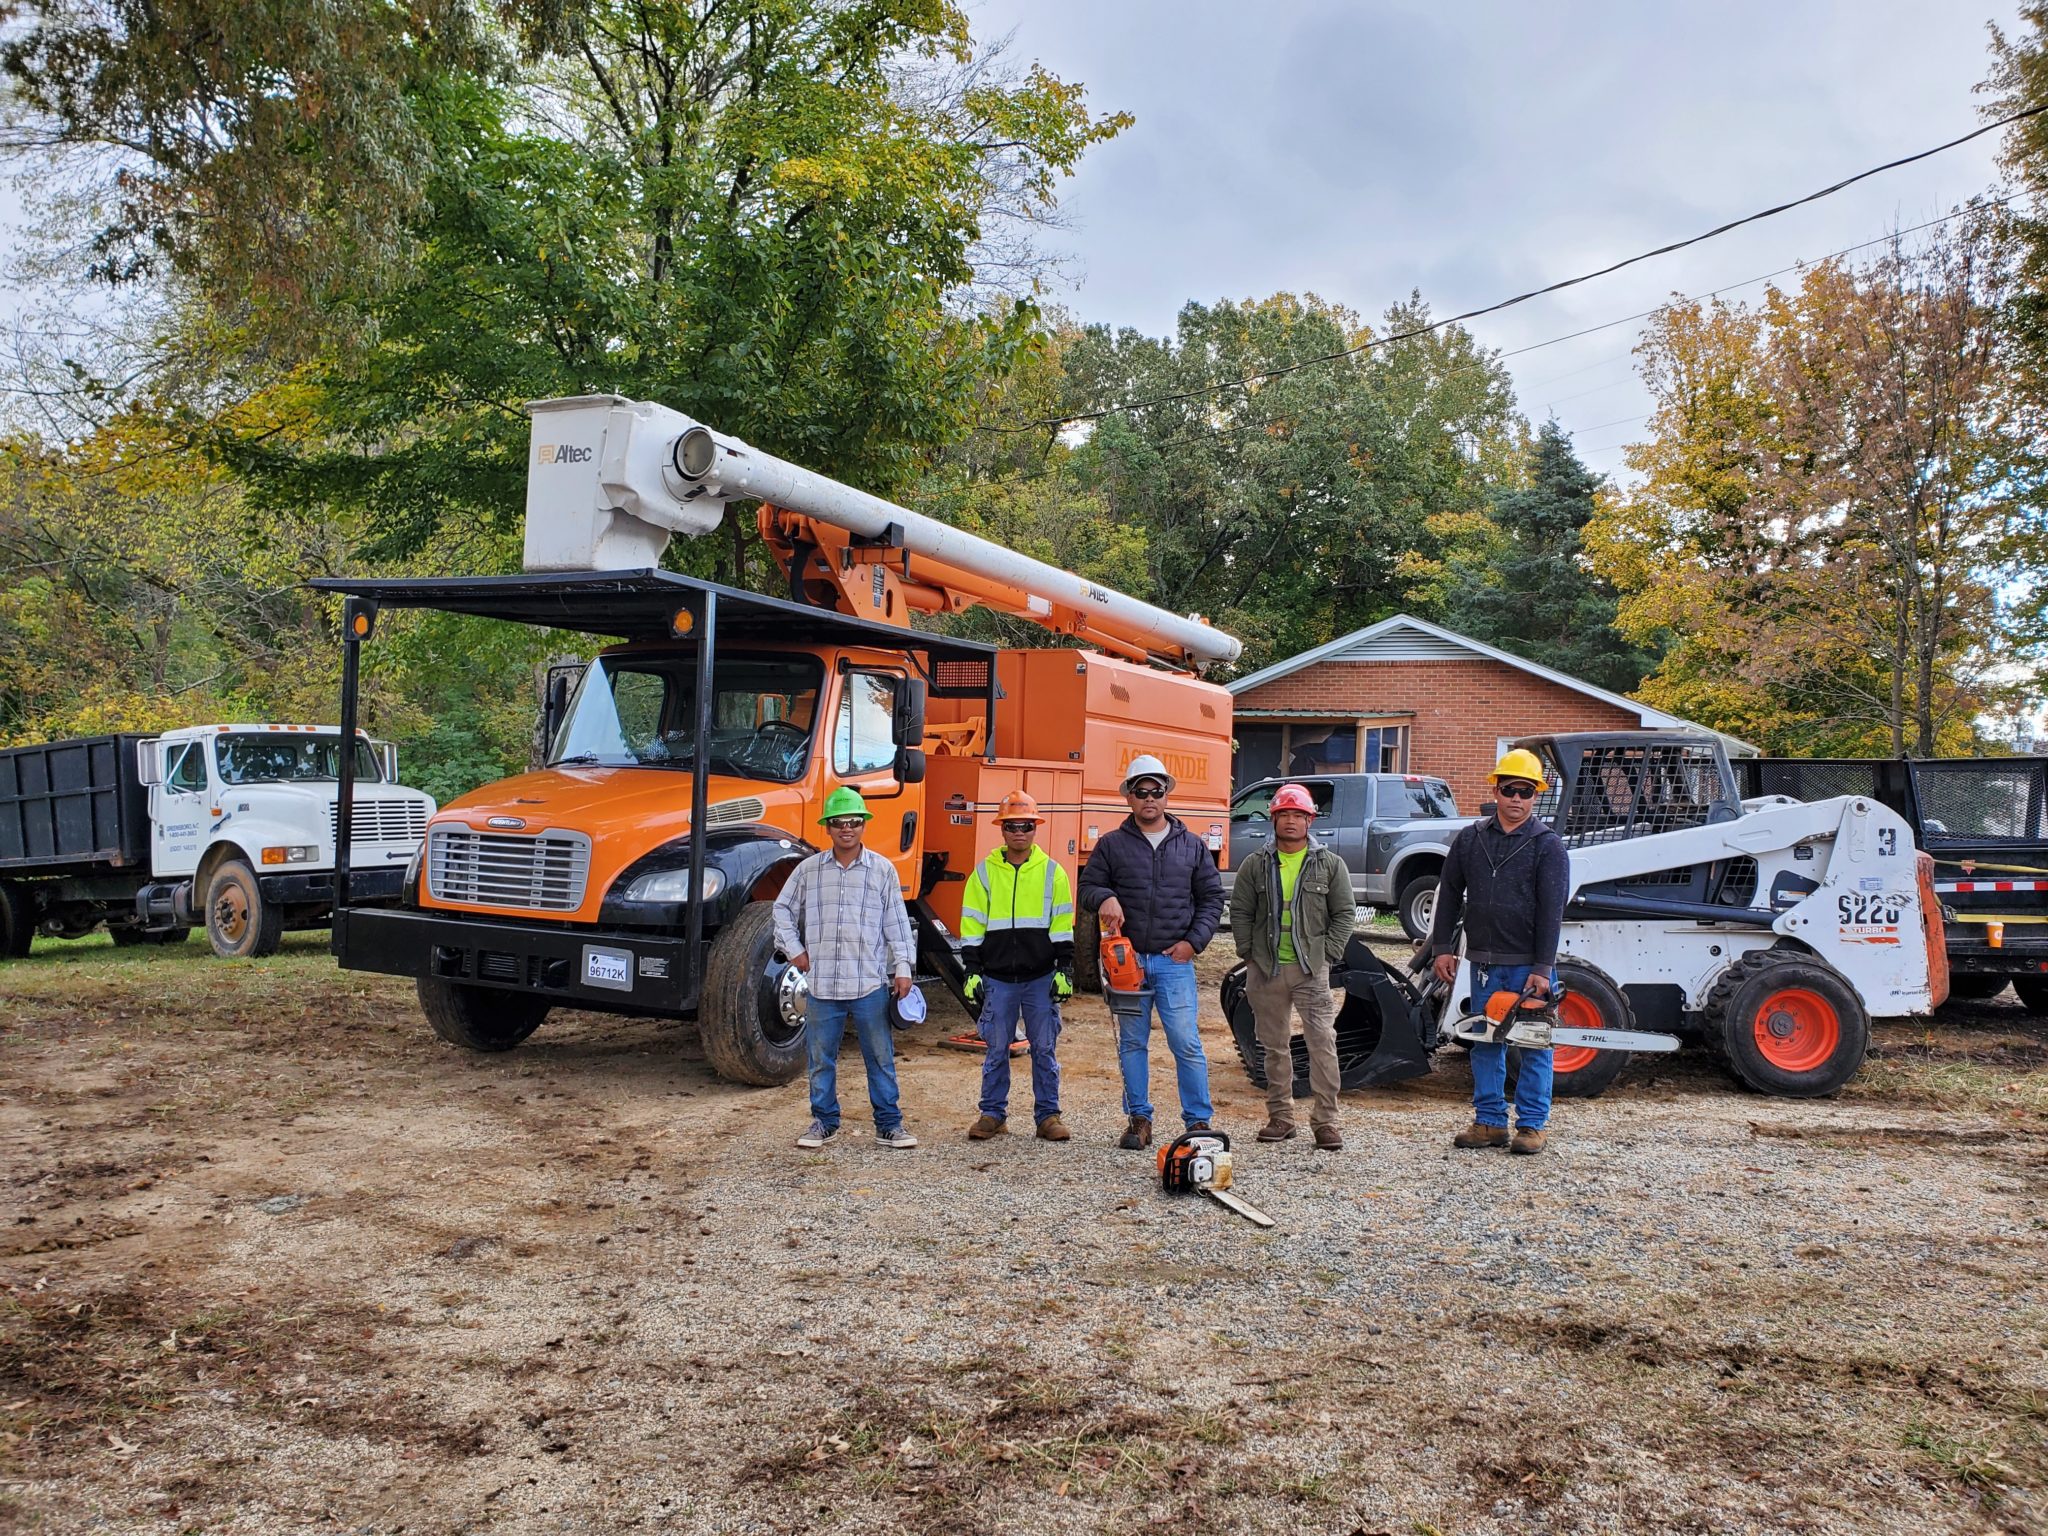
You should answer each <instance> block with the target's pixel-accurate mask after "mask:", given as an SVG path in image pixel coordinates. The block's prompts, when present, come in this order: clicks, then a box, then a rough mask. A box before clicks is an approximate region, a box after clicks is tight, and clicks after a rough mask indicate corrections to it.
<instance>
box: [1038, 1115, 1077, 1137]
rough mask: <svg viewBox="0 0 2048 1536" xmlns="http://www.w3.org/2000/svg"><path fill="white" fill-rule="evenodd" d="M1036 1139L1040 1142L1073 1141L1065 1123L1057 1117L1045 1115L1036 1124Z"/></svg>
mask: <svg viewBox="0 0 2048 1536" xmlns="http://www.w3.org/2000/svg"><path fill="white" fill-rule="evenodd" d="M1038 1139H1039V1140H1040V1141H1070V1140H1072V1139H1073V1133H1072V1132H1070V1131H1069V1130H1068V1129H1067V1122H1066V1121H1064V1120H1062V1119H1061V1118H1060V1117H1059V1116H1058V1115H1047V1116H1046V1117H1045V1118H1044V1119H1043V1120H1041V1121H1039V1122H1038Z"/></svg>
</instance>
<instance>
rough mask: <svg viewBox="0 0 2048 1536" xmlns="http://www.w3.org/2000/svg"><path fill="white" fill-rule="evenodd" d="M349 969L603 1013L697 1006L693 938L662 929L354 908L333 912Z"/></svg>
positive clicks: (337, 942)
mask: <svg viewBox="0 0 2048 1536" xmlns="http://www.w3.org/2000/svg"><path fill="white" fill-rule="evenodd" d="M334 954H335V958H336V959H338V960H339V961H340V962H341V965H342V968H343V969H345V970H351V971H379V972H382V973H383V974H385V975H387V976H412V977H416V978H417V977H438V978H440V979H441V980H444V981H454V982H461V983H463V984H465V985H468V986H478V987H495V988H498V989H499V990H501V991H506V992H524V993H527V994H529V995H535V996H543V997H547V998H550V999H553V1000H555V1001H558V1002H560V1003H562V1004H563V1005H565V1006H567V1005H573V1006H576V1007H582V1008H592V1009H596V1010H599V1011H601V1012H612V1013H618V1012H634V1013H638V1012H643V1011H651V1012H657V1013H672V1014H673V1013H694V1012H695V1011H696V1008H697V978H696V976H695V975H694V974H693V972H692V970H691V966H690V960H689V944H688V942H687V941H686V940H683V939H680V938H669V937H666V936H663V935H657V934H645V933H620V932H616V931H612V930H603V929H590V928H541V927H532V926H528V925H526V924H522V923H517V922H508V921H504V920H502V919H492V918H470V917H447V916H444V915H442V914H440V913H435V912H418V911H410V910H402V909H399V910H395V909H391V908H380V907H368V908H365V907H355V906H351V907H349V908H347V909H346V910H344V911H341V912H337V913H336V914H335V915H334Z"/></svg>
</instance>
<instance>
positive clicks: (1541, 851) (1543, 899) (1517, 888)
mask: <svg viewBox="0 0 2048 1536" xmlns="http://www.w3.org/2000/svg"><path fill="white" fill-rule="evenodd" d="M1570 890H1571V855H1570V854H1569V853H1567V852H1566V851H1565V846H1564V839H1563V838H1561V837H1559V836H1558V835H1557V834H1556V833H1555V832H1553V831H1552V830H1551V828H1550V823H1548V822H1547V821H1544V820H1542V819H1540V818H1539V817H1535V816H1531V817H1530V818H1529V819H1528V820H1527V821H1525V822H1523V823H1522V824H1521V826H1520V827H1518V828H1516V829H1515V830H1514V831H1513V832H1503V831H1502V830H1501V826H1500V823H1499V822H1497V821H1495V820H1494V819H1493V818H1492V817H1491V816H1487V817H1484V818H1482V819H1481V820H1479V821H1475V822H1473V823H1472V824H1471V825H1470V826H1467V827H1466V828H1464V829H1463V830H1462V831H1461V832H1459V833H1458V835H1457V836H1456V837H1454V838H1453V839H1451V851H1450V852H1449V853H1448V854H1446V855H1445V856H1444V872H1443V874H1442V875H1440V876H1439V877H1438V878H1437V883H1436V921H1435V922H1433V923H1432V924H1430V930H1429V952H1430V954H1431V956H1436V955H1442V954H1451V953H1455V951H1456V948H1457V946H1456V945H1455V944H1454V943H1453V941H1452V935H1453V934H1454V933H1456V932H1457V928H1458V920H1459V918H1461V917H1462V918H1463V919H1464V921H1465V957H1466V958H1467V959H1468V960H1470V961H1471V962H1472V963H1473V964H1474V965H1528V966H1537V967H1547V966H1551V965H1555V964H1556V963H1557V937H1558V931H1559V929H1561V928H1562V927H1563V926H1564V903H1565V896H1566V895H1567V893H1568V892H1569V891H1570Z"/></svg>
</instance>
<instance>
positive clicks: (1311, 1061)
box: [1230, 784, 1358, 1152]
mask: <svg viewBox="0 0 2048 1536" xmlns="http://www.w3.org/2000/svg"><path fill="white" fill-rule="evenodd" d="M1267 815H1268V816H1270V817H1271V818H1272V822H1273V846H1272V847H1271V848H1270V849H1268V848H1261V849H1259V850H1258V851H1257V852H1256V853H1254V854H1252V855H1251V857H1250V858H1248V859H1246V860H1245V861H1244V863H1243V865H1242V866H1240V867H1239V869H1238V871H1237V879H1236V881H1235V883H1234V884H1232V886H1231V887H1230V934H1231V937H1232V938H1233V939H1235V940H1236V941H1237V952H1238V954H1239V955H1240V956H1242V957H1243V959H1244V962H1245V996H1246V997H1247V998H1248V999H1249V1000H1250V1001H1251V1005H1252V1016H1253V1017H1254V1018H1256V1019H1257V1020H1258V1034H1259V1049H1260V1051H1261V1052H1262V1053H1263V1054H1264V1057H1265V1062H1266V1124H1265V1125H1264V1127H1263V1128H1261V1129H1260V1131H1259V1134H1258V1139H1259V1140H1260V1141H1286V1140H1288V1139H1289V1138H1290V1137H1292V1136H1293V1135H1294V1041H1293V1035H1294V1031H1293V1029H1292V1028H1291V1026H1290V1024H1289V1020H1288V1015H1289V1014H1290V1013H1298V1014H1300V1015H1301V1038H1302V1043H1303V1044H1304V1045H1306V1046H1307V1047H1308V1081H1309V1089H1310V1091H1311V1092H1312V1093H1313V1094H1314V1095H1315V1098H1314V1101H1313V1103H1312V1106H1311V1108H1310V1110H1309V1130H1310V1131H1311V1132H1312V1133H1313V1135H1314V1136H1315V1140H1316V1145H1317V1146H1318V1147H1320V1148H1322V1149H1323V1150H1324V1151H1325V1152H1338V1151H1342V1150H1343V1147H1344V1137H1343V1134H1342V1133H1341V1132H1340V1131H1339V1130H1338V1129H1337V1090H1338V1088H1339V1087H1340V1086H1341V1077H1342V1074H1341V1072H1340V1070H1339V1068H1338V1066H1337V1002H1336V998H1335V997H1334V996H1333V995H1332V994H1331V991H1330V968H1331V967H1332V966H1336V965H1341V964H1342V963H1343V960H1344V950H1345V946H1346V945H1348V944H1349V943H1350V942H1351V934H1352V931H1353V930H1354V929H1355V928H1356V927H1357V926H1358V904H1357V901H1356V899H1355V898H1354V897H1353V896H1352V894H1351V872H1350V870H1348V869H1347V868H1345V866H1344V861H1343V860H1342V859H1341V858H1339V857H1338V856H1337V855H1336V854H1335V853H1334V852H1332V851H1331V850H1330V849H1328V848H1325V847H1324V846H1323V845H1322V844H1321V843H1319V842H1317V841H1316V840H1315V839H1314V838H1312V837H1311V836H1309V826H1310V824H1311V823H1313V822H1314V821H1315V819H1316V802H1315V797H1314V796H1312V795H1311V794H1310V793H1309V792H1308V790H1306V789H1305V788H1303V787H1302V786H1301V785H1299V784H1282V785H1281V786H1280V788H1279V789H1278V790H1276V791H1275V792H1274V794H1273V802H1272V805H1271V807H1270V808H1269V809H1268V811H1267Z"/></svg>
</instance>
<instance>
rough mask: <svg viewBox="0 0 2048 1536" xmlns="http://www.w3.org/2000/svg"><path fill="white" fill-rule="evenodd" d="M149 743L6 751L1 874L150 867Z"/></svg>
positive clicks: (81, 742)
mask: <svg viewBox="0 0 2048 1536" xmlns="http://www.w3.org/2000/svg"><path fill="white" fill-rule="evenodd" d="M147 740H149V738H148V737H147V736H141V735H133V736H130V735H122V736H85V737H81V738H79V739H78V740H75V741H52V742H44V743H41V744H39V745H36V746H32V747H7V748H0V875H7V874H11V875H40V874H53V875H54V874H76V873H80V872H83V871H88V870H92V869H95V868H98V869H134V868H146V867H147V866H148V863H149V791H148V789H147V787H146V786H145V785H144V784H143V782H142V776H141V773H140V770H139V768H138V767H137V764H136V752H135V745H136V743H137V742H141V741H147Z"/></svg>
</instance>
